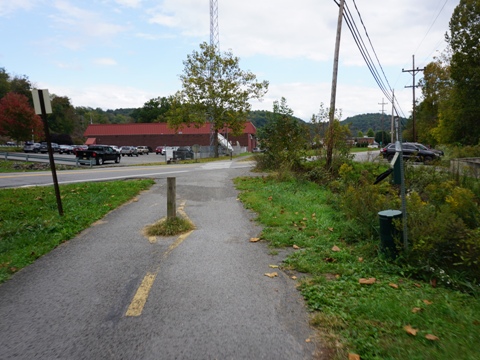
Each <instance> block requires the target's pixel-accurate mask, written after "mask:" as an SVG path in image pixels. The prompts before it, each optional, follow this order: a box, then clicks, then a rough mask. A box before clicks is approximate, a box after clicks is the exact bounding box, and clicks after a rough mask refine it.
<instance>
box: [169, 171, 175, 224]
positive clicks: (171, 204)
mask: <svg viewBox="0 0 480 360" xmlns="http://www.w3.org/2000/svg"><path fill="white" fill-rule="evenodd" d="M175 217H177V185H176V178H174V177H167V220H170V219H174V218H175Z"/></svg>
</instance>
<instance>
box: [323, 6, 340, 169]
mask: <svg viewBox="0 0 480 360" xmlns="http://www.w3.org/2000/svg"><path fill="white" fill-rule="evenodd" d="M344 5H345V0H340V5H339V10H338V22H337V37H336V40H335V54H334V58H333V76H332V92H331V96H330V113H329V126H328V138H327V140H328V141H327V164H326V166H327V169H330V168H331V166H332V155H333V135H334V134H333V132H334V131H333V122H334V118H335V99H336V95H337V77H338V57H339V53H340V38H341V35H342V20H343V8H344Z"/></svg>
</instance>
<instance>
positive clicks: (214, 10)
mask: <svg viewBox="0 0 480 360" xmlns="http://www.w3.org/2000/svg"><path fill="white" fill-rule="evenodd" d="M219 38H220V35H219V34H218V0H210V46H213V47H214V49H215V52H216V53H220V40H219ZM212 67H213V66H212V64H210V76H212V77H213V76H214V74H212V72H213V70H212ZM209 112H210V115H209V121H210V146H211V147H214V146H215V145H216V144H217V141H215V140H216V139H215V128H214V122H213V118H212V115H213V114H212V111H211V110H210V111H209Z"/></svg>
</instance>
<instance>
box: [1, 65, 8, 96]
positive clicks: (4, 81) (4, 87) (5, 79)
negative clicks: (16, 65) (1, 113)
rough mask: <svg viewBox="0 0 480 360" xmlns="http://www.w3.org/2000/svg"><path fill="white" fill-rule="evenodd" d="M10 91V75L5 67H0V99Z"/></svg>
mask: <svg viewBox="0 0 480 360" xmlns="http://www.w3.org/2000/svg"><path fill="white" fill-rule="evenodd" d="M9 91H10V75H9V74H8V73H7V71H6V70H5V68H0V99H1V98H3V97H4V96H5V95H7V94H8V93H9Z"/></svg>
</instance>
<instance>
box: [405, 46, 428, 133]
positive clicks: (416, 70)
mask: <svg viewBox="0 0 480 360" xmlns="http://www.w3.org/2000/svg"><path fill="white" fill-rule="evenodd" d="M412 59H413V66H412V69H411V70H404V69H402V72H408V73H410V74H412V75H413V84H412V86H405V87H406V88H412V90H413V106H412V124H413V129H412V132H413V142H416V141H417V131H416V129H415V88H416V87H418V85H415V75H417V74H418V73H419V72H420V71H424V70H425V68H423V69H419V68H418V67H417V68H416V69H415V55H412Z"/></svg>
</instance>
